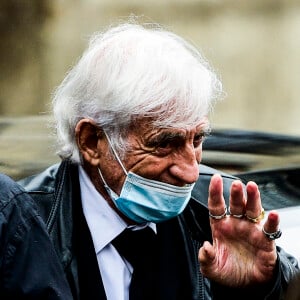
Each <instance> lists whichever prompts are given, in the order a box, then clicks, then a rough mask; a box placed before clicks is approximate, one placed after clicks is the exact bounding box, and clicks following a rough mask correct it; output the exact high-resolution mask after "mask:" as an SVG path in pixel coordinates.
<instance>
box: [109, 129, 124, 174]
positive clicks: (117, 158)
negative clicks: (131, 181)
mask: <svg viewBox="0 0 300 300" xmlns="http://www.w3.org/2000/svg"><path fill="white" fill-rule="evenodd" d="M103 132H104V134H105V136H106V139H107V141H108V143H109V146H110V148H111V150H112V151H113V154H114V156H115V158H116V160H117V161H118V163H119V164H120V166H121V168H122V169H123V171H124V173H125V175H126V176H127V175H128V172H127V170H126V169H125V167H124V165H123V164H122V162H121V159H120V157H119V155H118V154H117V152H116V150H115V148H114V147H113V145H112V143H111V141H110V139H109V137H108V135H107V133H106V132H105V130H103Z"/></svg>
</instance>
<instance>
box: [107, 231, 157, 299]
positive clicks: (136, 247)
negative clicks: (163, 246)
mask: <svg viewBox="0 0 300 300" xmlns="http://www.w3.org/2000/svg"><path fill="white" fill-rule="evenodd" d="M112 244H113V245H114V246H115V248H116V249H117V251H118V252H119V253H120V255H121V256H123V257H124V258H125V259H126V260H127V261H128V262H129V263H130V264H131V265H132V267H133V274H132V279H131V284H130V290H129V299H130V300H147V299H149V300H150V299H151V300H153V299H155V290H156V285H155V283H154V280H155V279H156V278H157V277H156V275H155V271H156V270H157V268H156V267H155V264H156V263H157V253H156V252H157V247H156V236H155V233H154V232H153V230H152V229H151V228H149V227H146V228H144V229H141V230H135V231H133V230H130V229H125V230H124V231H123V232H122V233H121V234H120V235H119V236H117V237H116V238H115V239H114V240H113V242H112Z"/></svg>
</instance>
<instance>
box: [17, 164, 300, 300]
mask: <svg viewBox="0 0 300 300" xmlns="http://www.w3.org/2000/svg"><path fill="white" fill-rule="evenodd" d="M215 172H217V171H216V170H214V169H211V168H208V167H206V166H203V165H201V166H200V177H199V180H198V182H197V183H196V185H195V187H194V190H193V193H192V198H191V200H190V202H189V204H188V206H187V207H186V209H185V210H184V212H183V213H182V214H181V215H179V216H178V217H176V218H175V219H173V220H172V222H173V223H172V224H173V225H174V224H175V225H176V228H177V232H176V234H177V235H178V236H180V237H181V238H182V240H183V244H184V249H185V255H186V261H185V262H186V263H187V265H188V273H189V284H190V285H189V289H190V290H189V291H188V294H189V296H188V297H186V298H184V299H182V300H189V299H195V300H196V299H197V300H200V299H221V298H222V299H227V298H228V299H242V298H243V299H281V296H282V294H283V291H284V290H285V289H286V287H287V282H289V281H290V279H291V277H292V276H294V275H295V272H296V269H297V261H296V259H294V258H292V257H289V256H288V255H286V254H285V253H284V251H283V250H282V249H279V248H278V263H277V266H276V274H275V276H274V280H273V282H272V283H270V284H269V285H268V286H265V285H264V286H261V287H255V288H252V289H231V288H227V287H224V286H220V285H218V284H216V283H214V282H211V281H209V280H207V279H206V278H204V277H203V276H202V275H201V273H200V271H199V263H198V250H199V248H200V247H201V245H202V243H203V242H204V241H205V240H209V241H210V240H211V231H210V225H209V218H208V210H207V207H206V205H205V203H206V201H207V196H208V184H209V181H210V178H211V176H212V175H213V173H215ZM219 173H220V172H219ZM222 176H223V182H224V194H225V198H226V199H228V193H229V187H230V184H231V182H232V180H233V179H234V177H232V176H230V175H226V174H222ZM20 183H21V185H23V186H24V187H25V189H26V190H27V191H28V192H29V193H30V195H31V196H32V197H33V199H35V201H36V203H37V204H38V206H39V208H40V213H41V216H42V217H43V219H44V220H45V222H46V224H47V228H48V231H49V233H50V236H51V239H52V241H53V243H54V245H55V248H56V250H57V253H58V255H59V257H60V260H61V262H62V265H63V267H64V270H65V273H66V276H67V278H68V281H69V284H70V286H71V289H72V293H73V296H74V299H86V298H82V296H81V295H80V283H79V276H80V275H79V274H78V257H77V254H76V250H75V249H74V239H76V232H75V231H76V230H74V224H75V223H76V218H75V217H74V207H73V206H74V199H75V198H79V199H80V187H79V179H78V166H77V165H76V164H72V163H71V162H69V161H63V162H62V163H60V164H57V165H54V166H51V167H50V168H48V169H47V170H45V171H44V172H43V173H41V174H39V175H36V176H32V177H29V178H26V179H24V180H21V181H20ZM173 225H172V226H173ZM90 299H94V298H93V297H92V296H91V298H89V300H90ZM95 299H96V298H95ZM98 299H99V297H98ZM100 299H102V298H100ZM104 299H105V298H104ZM174 299H175V298H174ZM176 299H179V298H177V297H176ZM180 299H181V298H180ZM165 300H167V298H165ZM168 300H172V299H171V298H168Z"/></svg>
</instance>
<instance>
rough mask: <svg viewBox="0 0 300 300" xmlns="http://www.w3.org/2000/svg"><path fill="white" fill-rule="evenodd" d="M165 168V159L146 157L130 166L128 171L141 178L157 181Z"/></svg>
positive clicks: (166, 164)
mask: <svg viewBox="0 0 300 300" xmlns="http://www.w3.org/2000/svg"><path fill="white" fill-rule="evenodd" d="M167 168H168V159H167V158H158V157H153V156H147V157H145V158H144V159H142V160H140V161H138V162H136V163H135V164H134V165H132V167H131V168H130V169H129V170H130V171H131V172H133V173H135V174H137V175H140V176H142V177H145V178H149V179H156V180H157V179H158V178H160V176H161V174H162V173H164V171H165V170H166V169H167Z"/></svg>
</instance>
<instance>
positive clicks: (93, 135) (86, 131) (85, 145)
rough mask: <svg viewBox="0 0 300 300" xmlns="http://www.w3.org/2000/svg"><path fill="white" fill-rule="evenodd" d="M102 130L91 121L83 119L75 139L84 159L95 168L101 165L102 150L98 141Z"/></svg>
mask: <svg viewBox="0 0 300 300" xmlns="http://www.w3.org/2000/svg"><path fill="white" fill-rule="evenodd" d="M101 136H102V135H101V129H99V127H97V125H96V123H95V122H94V121H93V120H91V119H81V120H80V121H79V122H78V123H77V125H76V127H75V137H76V142H77V145H78V148H79V151H80V153H81V155H82V156H83V159H84V160H85V161H87V162H89V163H90V164H91V165H93V166H97V165H99V160H100V153H101V152H100V149H99V148H98V141H99V138H101Z"/></svg>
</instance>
